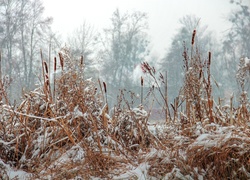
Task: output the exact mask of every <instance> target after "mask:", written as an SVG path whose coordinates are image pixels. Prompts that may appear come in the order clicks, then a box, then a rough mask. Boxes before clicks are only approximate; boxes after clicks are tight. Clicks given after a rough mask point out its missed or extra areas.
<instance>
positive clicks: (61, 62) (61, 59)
mask: <svg viewBox="0 0 250 180" xmlns="http://www.w3.org/2000/svg"><path fill="white" fill-rule="evenodd" d="M59 58H60V64H61V67H62V70H63V61H64V59H63V56H62V53H59Z"/></svg>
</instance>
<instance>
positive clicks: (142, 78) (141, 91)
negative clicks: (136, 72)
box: [141, 76, 143, 105]
mask: <svg viewBox="0 0 250 180" xmlns="http://www.w3.org/2000/svg"><path fill="white" fill-rule="evenodd" d="M142 104H143V77H142V76H141V105H142Z"/></svg>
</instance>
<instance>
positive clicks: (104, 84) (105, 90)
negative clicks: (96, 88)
mask: <svg viewBox="0 0 250 180" xmlns="http://www.w3.org/2000/svg"><path fill="white" fill-rule="evenodd" d="M103 87H104V92H105V93H107V87H106V83H105V82H103Z"/></svg>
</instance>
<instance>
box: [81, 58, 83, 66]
mask: <svg viewBox="0 0 250 180" xmlns="http://www.w3.org/2000/svg"><path fill="white" fill-rule="evenodd" d="M81 66H83V56H81Z"/></svg>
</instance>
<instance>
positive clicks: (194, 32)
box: [192, 30, 196, 46]
mask: <svg viewBox="0 0 250 180" xmlns="http://www.w3.org/2000/svg"><path fill="white" fill-rule="evenodd" d="M195 34H196V30H194V31H193V35H192V46H193V45H194V38H195Z"/></svg>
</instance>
